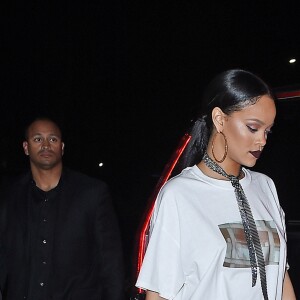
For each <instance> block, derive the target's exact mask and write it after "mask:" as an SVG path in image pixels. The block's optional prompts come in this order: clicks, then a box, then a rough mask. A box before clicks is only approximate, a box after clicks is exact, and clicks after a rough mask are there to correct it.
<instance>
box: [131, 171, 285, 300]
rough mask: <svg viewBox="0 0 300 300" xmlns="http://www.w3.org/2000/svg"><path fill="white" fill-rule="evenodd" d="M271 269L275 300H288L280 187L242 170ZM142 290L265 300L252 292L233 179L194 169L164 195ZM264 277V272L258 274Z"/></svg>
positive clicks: (182, 296) (157, 207) (177, 179)
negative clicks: (284, 296)
mask: <svg viewBox="0 0 300 300" xmlns="http://www.w3.org/2000/svg"><path fill="white" fill-rule="evenodd" d="M243 172H244V174H245V176H244V178H243V179H241V180H240V183H241V185H242V187H243V189H244V192H245V194H246V197H247V199H248V201H249V204H250V206H251V210H252V214H253V217H254V220H255V222H256V226H257V230H258V233H259V237H260V240H261V245H262V249H263V253H264V257H265V263H266V275H267V289H268V295H269V299H270V300H281V297H282V283H283V278H284V273H285V269H286V233H285V223H284V213H283V211H282V209H281V207H280V204H279V201H278V197H277V193H276V189H275V186H274V183H273V181H272V180H271V179H270V178H269V177H268V176H266V175H263V174H261V173H258V172H253V171H250V170H247V169H245V168H243ZM152 222H153V223H154V226H153V230H152V234H151V238H150V242H149V245H148V248H147V252H146V255H145V258H144V261H143V265H142V268H141V271H140V274H139V277H138V281H137V284H136V285H137V286H138V287H140V288H143V289H146V290H151V291H155V292H158V293H159V294H160V296H161V297H163V298H166V299H176V300H177V299H184V300H187V299H191V300H192V299H193V300H200V299H205V300H218V299H220V300H241V299H243V300H253V299H256V300H260V299H263V295H262V291H261V284H260V277H259V274H258V278H257V282H256V285H255V286H254V287H252V273H251V268H250V260H249V251H248V246H247V242H246V238H245V234H244V230H243V225H242V222H241V216H240V212H239V209H238V204H237V200H236V197H235V193H234V188H233V187H232V185H231V183H230V181H226V180H218V179H214V178H211V177H208V176H206V175H204V174H203V173H202V172H201V170H200V169H199V168H198V167H197V166H193V167H190V168H187V169H185V170H183V171H182V173H181V174H180V175H178V176H176V177H174V178H173V179H171V180H169V181H168V182H167V183H166V184H165V186H164V187H163V188H162V189H161V191H160V193H159V195H158V198H157V200H156V204H155V210H154V213H153V216H152ZM258 273H259V272H258Z"/></svg>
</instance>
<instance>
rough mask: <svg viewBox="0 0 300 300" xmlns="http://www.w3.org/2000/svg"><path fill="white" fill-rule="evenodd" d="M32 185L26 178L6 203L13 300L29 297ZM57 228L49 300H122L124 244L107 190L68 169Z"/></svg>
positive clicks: (5, 253) (7, 290) (2, 259)
mask: <svg viewBox="0 0 300 300" xmlns="http://www.w3.org/2000/svg"><path fill="white" fill-rule="evenodd" d="M30 182H31V174H30V173H29V174H26V175H25V176H22V178H20V179H19V180H18V181H16V182H14V183H13V184H12V185H11V186H10V187H9V188H8V189H6V191H5V192H4V193H2V195H1V200H0V201H1V211H0V214H1V218H0V221H1V223H0V226H1V228H0V229H1V237H0V240H1V244H0V253H1V255H0V267H1V265H2V268H1V269H0V286H1V291H2V294H3V299H7V300H17V299H24V296H25V297H27V292H28V285H29V282H28V278H29V276H28V272H29V261H30V251H29V250H28V244H29V229H28V228H29V226H30V224H29V220H28V209H29V207H30V206H29V203H28V202H29V200H28V197H27V195H28V189H29V187H30ZM54 228H55V229H54V234H53V238H54V240H53V249H52V251H51V253H52V254H51V257H52V258H51V265H50V266H48V267H49V268H50V273H49V274H50V275H49V278H48V282H47V298H46V299H47V300H48V299H49V300H50V299H52V300H69V299H70V300H71V299H72V300H79V299H80V300H85V299H86V300H96V299H97V300H100V299H109V300H120V299H122V297H123V262H122V251H121V242H120V236H119V229H118V225H117V221H116V217H115V214H114V211H113V208H112V204H111V198H110V194H109V192H108V188H107V186H106V185H105V184H104V183H103V182H101V181H99V180H96V179H92V178H90V177H88V176H86V175H83V174H80V173H77V172H74V171H71V170H66V169H64V171H63V175H62V187H61V189H60V192H59V203H58V206H57V209H56V213H55V227H54ZM34 300H37V299H34Z"/></svg>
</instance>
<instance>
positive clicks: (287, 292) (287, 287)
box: [282, 271, 296, 300]
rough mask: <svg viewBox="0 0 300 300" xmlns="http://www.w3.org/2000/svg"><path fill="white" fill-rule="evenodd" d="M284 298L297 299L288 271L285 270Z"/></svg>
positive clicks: (286, 299) (284, 299) (283, 299)
mask: <svg viewBox="0 0 300 300" xmlns="http://www.w3.org/2000/svg"><path fill="white" fill-rule="evenodd" d="M282 300H296V295H295V292H294V288H293V285H292V282H291V279H290V276H289V273H288V271H286V272H285V276H284V281H283V296H282Z"/></svg>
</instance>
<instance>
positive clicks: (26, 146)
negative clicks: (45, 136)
mask: <svg viewBox="0 0 300 300" xmlns="http://www.w3.org/2000/svg"><path fill="white" fill-rule="evenodd" d="M23 149H24V153H25V155H29V152H28V143H27V141H24V142H23Z"/></svg>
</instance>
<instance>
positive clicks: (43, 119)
mask: <svg viewBox="0 0 300 300" xmlns="http://www.w3.org/2000/svg"><path fill="white" fill-rule="evenodd" d="M37 121H48V122H51V123H53V124H55V126H56V127H57V128H58V129H59V131H60V135H61V139H62V138H63V137H62V130H61V127H60V126H59V125H58V123H57V121H54V120H53V119H51V118H49V117H44V116H40V117H36V118H34V119H33V120H32V121H30V123H28V124H27V126H26V127H25V130H24V138H25V140H26V141H27V140H28V130H29V127H30V126H31V125H32V124H33V123H34V122H37Z"/></svg>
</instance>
